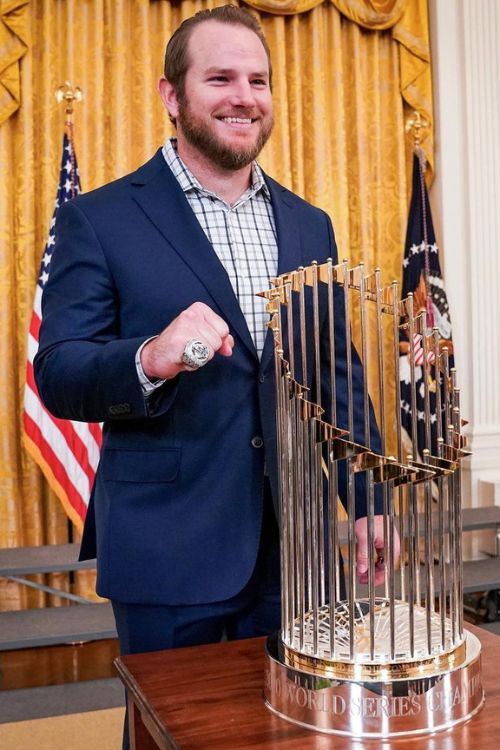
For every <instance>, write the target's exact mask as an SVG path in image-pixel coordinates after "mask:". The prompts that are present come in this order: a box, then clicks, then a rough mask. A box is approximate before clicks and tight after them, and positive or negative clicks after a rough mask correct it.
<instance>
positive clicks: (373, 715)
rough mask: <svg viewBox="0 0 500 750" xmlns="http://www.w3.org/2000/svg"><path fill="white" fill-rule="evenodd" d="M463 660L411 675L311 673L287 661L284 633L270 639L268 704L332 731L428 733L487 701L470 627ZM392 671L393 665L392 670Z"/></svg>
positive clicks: (299, 720) (378, 735)
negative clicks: (358, 677) (377, 677)
mask: <svg viewBox="0 0 500 750" xmlns="http://www.w3.org/2000/svg"><path fill="white" fill-rule="evenodd" d="M464 635H465V648H464V650H463V659H462V660H461V661H460V662H459V663H457V664H455V665H454V667H453V668H452V669H447V670H446V671H444V670H443V669H442V666H441V668H440V665H439V664H438V663H436V671H435V673H434V674H429V671H428V665H426V669H425V675H422V677H419V676H415V671H417V672H418V668H417V670H414V673H413V675H412V677H411V679H410V678H399V679H387V680H385V679H384V680H383V679H380V680H355V679H345V678H342V677H341V678H338V677H336V678H332V677H325V676H319V675H318V674H312V673H309V672H307V671H305V670H304V669H303V668H302V669H297V668H296V667H295V666H291V665H290V664H289V663H288V664H287V655H286V650H285V648H284V645H283V643H282V641H281V638H280V637H279V635H278V634H274V635H272V636H270V637H269V638H268V641H267V656H268V668H267V670H266V683H265V688H264V700H265V704H266V706H267V707H268V708H269V709H270V710H271V711H272V712H273V713H275V714H276V715H278V716H280V717H281V718H283V719H286V720H287V721H291V722H292V723H294V724H298V725H299V726H302V727H305V728H306V729H313V730H315V731H318V732H326V733H327V734H340V735H347V736H349V737H359V738H373V739H377V738H388V737H398V736H405V735H419V734H429V733H431V732H437V731H440V730H444V729H449V728H450V727H453V726H454V725H455V724H459V723H461V722H463V721H467V719H470V718H471V717H472V716H474V714H476V713H477V712H478V711H479V710H480V709H481V707H482V706H483V703H484V692H483V688H482V682H481V644H480V643H479V640H478V639H477V638H476V636H474V635H473V634H472V633H469V632H467V631H466V632H465V634H464ZM388 673H389V670H388Z"/></svg>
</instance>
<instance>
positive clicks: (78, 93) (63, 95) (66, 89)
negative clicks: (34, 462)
mask: <svg viewBox="0 0 500 750" xmlns="http://www.w3.org/2000/svg"><path fill="white" fill-rule="evenodd" d="M56 99H57V101H58V102H59V104H60V103H61V102H64V104H65V109H64V113H65V120H64V126H65V128H66V135H67V136H68V141H69V144H70V146H71V148H70V152H69V158H70V160H71V171H70V182H71V187H70V195H71V198H74V197H75V196H76V195H77V192H78V191H77V183H76V180H77V177H76V174H77V170H76V162H75V148H74V124H73V109H74V103H75V102H81V101H82V99H83V91H82V90H81V88H80V87H79V86H75V87H74V88H73V86H72V85H71V81H65V82H64V83H63V84H62V85H61V86H58V88H57V89H56ZM67 524H68V542H69V543H71V542H73V522H72V520H71V518H70V517H69V516H68V519H67ZM74 579H75V574H74V573H73V572H71V573H70V584H71V585H73V583H74Z"/></svg>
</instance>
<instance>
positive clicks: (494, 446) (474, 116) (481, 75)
mask: <svg viewBox="0 0 500 750" xmlns="http://www.w3.org/2000/svg"><path fill="white" fill-rule="evenodd" d="M429 8H430V25H431V46H432V58H433V78H434V85H435V88H434V107H435V110H434V111H435V118H436V129H435V136H436V146H437V151H436V180H435V183H434V185H433V186H432V189H431V203H432V208H433V218H434V222H435V225H436V233H437V235H438V242H439V244H440V250H441V262H442V265H443V272H444V276H445V283H446V290H447V294H448V298H449V303H450V308H451V315H452V324H453V339H454V345H455V352H456V356H455V362H456V366H457V370H458V378H459V383H460V387H461V404H462V414H463V416H464V417H466V418H467V419H468V420H469V425H468V427H467V432H468V434H469V437H470V447H471V449H472V451H473V455H472V457H471V458H470V459H467V461H466V462H465V464H464V473H463V485H464V505H472V506H476V505H480V504H482V503H486V502H491V501H492V499H496V502H497V504H500V52H499V47H500V43H499V42H500V2H499V0H429ZM485 482H486V483H485ZM495 487H496V490H497V491H496V498H495Z"/></svg>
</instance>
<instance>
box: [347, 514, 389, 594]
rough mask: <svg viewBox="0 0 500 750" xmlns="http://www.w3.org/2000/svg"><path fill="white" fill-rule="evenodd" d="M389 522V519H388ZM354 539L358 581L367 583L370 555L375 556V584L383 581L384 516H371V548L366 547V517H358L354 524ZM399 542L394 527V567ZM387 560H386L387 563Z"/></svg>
mask: <svg viewBox="0 0 500 750" xmlns="http://www.w3.org/2000/svg"><path fill="white" fill-rule="evenodd" d="M389 523H390V521H389ZM354 531H355V533H356V540H357V543H358V546H357V551H356V570H357V575H358V581H359V582H360V583H368V564H369V560H370V557H372V558H375V557H376V562H375V586H378V585H379V584H380V583H383V581H384V517H383V516H374V518H373V549H371V550H369V549H368V519H367V518H366V517H364V518H358V520H357V521H356V523H355V525H354ZM387 541H389V540H387ZM399 552H400V542H399V534H398V532H397V530H396V528H394V568H397V565H398V562H399ZM388 562H389V560H387V563H388Z"/></svg>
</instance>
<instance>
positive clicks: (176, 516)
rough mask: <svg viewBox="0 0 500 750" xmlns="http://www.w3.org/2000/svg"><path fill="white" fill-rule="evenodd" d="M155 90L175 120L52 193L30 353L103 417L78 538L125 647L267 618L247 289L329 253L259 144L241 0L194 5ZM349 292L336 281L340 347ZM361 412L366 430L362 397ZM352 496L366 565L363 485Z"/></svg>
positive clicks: (261, 74)
mask: <svg viewBox="0 0 500 750" xmlns="http://www.w3.org/2000/svg"><path fill="white" fill-rule="evenodd" d="M159 91H160V95H161V97H162V100H163V102H164V104H165V106H166V108H167V110H168V113H169V115H170V118H171V119H172V120H173V121H174V122H175V126H176V131H177V137H176V138H172V139H170V140H168V141H167V143H166V144H165V145H164V146H163V148H161V149H160V150H159V151H158V152H157V153H156V155H155V156H154V157H153V158H152V159H151V160H150V161H149V162H148V163H146V164H145V165H144V166H142V167H141V168H140V169H138V170H137V171H136V172H134V173H133V174H131V175H128V176H126V177H124V178H122V179H120V180H117V181H116V182H113V183H111V184H110V185H107V186H104V187H103V188H100V189H99V190H96V191H94V192H91V193H88V194H86V195H83V196H80V197H79V198H77V199H75V200H73V201H70V202H69V203H66V204H65V205H64V206H62V207H61V208H60V210H59V212H58V217H57V231H56V236H57V247H56V249H55V252H54V255H53V260H52V270H51V275H50V279H49V281H48V284H47V286H46V289H45V292H44V296H43V302H44V310H43V325H42V330H41V336H40V350H39V353H38V355H37V357H36V361H35V373H36V379H37V384H38V388H39V390H40V393H41V395H42V397H43V399H44V400H45V403H46V404H47V407H48V408H49V409H50V411H51V412H52V413H53V414H55V415H56V416H58V417H62V418H66V419H74V420H88V421H102V422H104V441H103V448H102V455H101V462H100V466H99V470H98V473H97V478H96V483H95V487H94V489H93V493H92V497H91V500H90V505H89V510H88V514H87V519H86V524H85V532H84V537H83V542H82V557H83V558H86V557H93V556H94V555H96V554H97V591H98V593H99V594H101V595H102V596H105V597H108V598H110V599H111V601H112V603H113V608H114V612H115V617H116V623H117V629H118V634H119V637H120V645H121V649H122V652H124V653H130V652H142V651H148V650H157V649H162V648H169V647H175V646H184V645H192V644H198V643H205V642H210V641H217V640H219V639H220V638H221V636H222V634H223V633H225V634H226V636H227V637H228V638H244V637H251V636H256V635H261V634H265V633H269V632H270V631H272V630H274V629H277V628H278V627H279V620H280V607H279V600H280V597H279V549H278V546H279V545H278V528H277V522H276V514H275V510H274V507H275V506H277V494H278V492H277V487H278V479H277V462H276V434H275V393H274V390H275V389H274V364H273V341H272V336H271V333H270V332H269V331H267V328H266V323H267V320H268V315H267V313H266V309H265V301H264V300H262V299H261V298H259V297H257V296H256V294H257V292H259V291H261V290H262V289H266V288H268V287H269V283H270V279H272V278H273V277H274V276H276V275H277V274H278V273H284V272H286V271H290V270H292V269H295V268H297V267H298V266H301V265H302V266H306V265H309V264H310V263H311V261H312V260H313V259H316V260H318V261H319V262H323V261H324V260H326V258H327V257H332V258H333V259H334V261H336V258H337V250H336V247H335V241H334V235H333V230H332V225H331V222H330V219H329V218H328V216H327V215H326V214H325V213H324V212H323V211H320V210H319V209H317V208H314V207H313V206H311V205H310V204H308V203H306V202H305V201H304V200H302V199H301V198H299V197H298V196H296V195H294V194H293V193H291V192H290V191H288V190H286V189H285V188H284V187H282V186H281V185H279V184H278V183H276V182H275V181H274V180H272V179H271V178H270V177H268V176H267V175H265V174H264V173H263V171H262V170H261V169H260V167H259V166H258V164H257V163H256V161H255V158H256V157H257V155H258V154H259V152H260V150H261V149H262V147H263V145H264V144H265V142H266V141H267V139H268V138H269V135H270V133H271V130H272V124H273V108H272V99H271V64H270V56H269V49H268V47H267V44H266V41H265V39H264V37H263V34H262V31H261V29H260V27H259V26H258V24H257V23H256V21H255V20H254V18H253V17H252V16H251V15H249V14H248V13H246V12H245V11H244V10H241V9H239V8H235V7H232V6H224V7H220V8H216V9H215V10H211V11H202V12H200V13H198V14H197V15H196V16H194V17H192V18H190V19H188V20H186V21H185V22H184V23H183V24H182V25H181V26H180V28H179V29H178V30H177V31H176V32H175V34H174V35H173V37H172V38H171V40H170V41H169V43H168V46H167V51H166V63H165V76H164V77H163V78H162V79H161V81H160V84H159ZM343 310H344V307H343V300H342V298H341V297H339V299H338V300H337V302H336V321H337V326H338V336H337V341H336V350H337V354H338V357H339V359H341V358H342V353H344V354H345V347H346V342H345V337H343V335H342V331H343V314H344V312H343ZM352 356H353V367H352V371H353V380H354V387H355V388H356V389H357V392H358V393H359V394H362V372H361V367H360V363H359V359H358V358H357V356H356V354H355V352H353V355H352ZM312 377H313V375H311V378H312ZM345 377H346V375H345V372H339V373H338V385H337V391H338V394H339V395H338V403H337V408H336V411H337V417H338V422H339V424H347V393H346V391H347V388H346V383H345ZM359 401H360V404H361V403H362V398H360V399H359ZM354 421H355V424H356V425H357V429H358V432H359V435H360V437H359V439H360V440H361V439H362V437H363V429H364V425H363V415H362V410H361V407H360V411H359V413H356V414H355V415H354ZM375 431H376V430H375V427H374V437H373V439H372V446H373V447H374V448H376V446H377V436H376V435H375ZM339 486H340V487H342V478H341V477H340V480H339ZM273 500H274V503H273ZM357 515H358V516H359V517H360V520H359V521H358V524H360V525H359V526H358V529H360V533H359V535H358V538H359V541H360V544H359V551H358V555H359V556H358V562H359V565H358V573H361V574H363V571H366V568H367V549H366V533H365V534H363V518H362V517H363V516H364V515H365V507H364V504H363V501H362V499H361V500H360V501H359V502H358V503H357ZM376 543H377V544H378V545H380V543H381V540H380V538H379V535H378V536H377V539H376Z"/></svg>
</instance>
